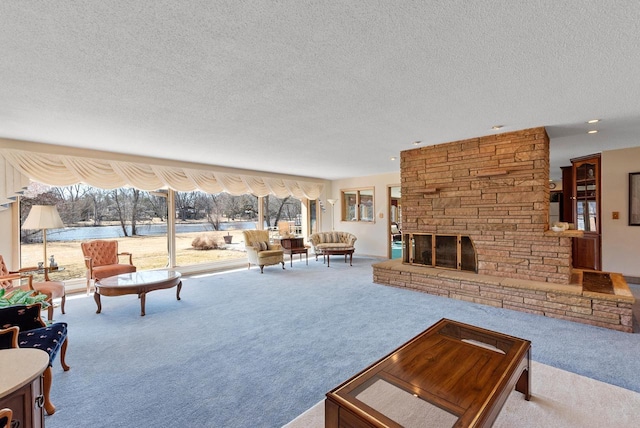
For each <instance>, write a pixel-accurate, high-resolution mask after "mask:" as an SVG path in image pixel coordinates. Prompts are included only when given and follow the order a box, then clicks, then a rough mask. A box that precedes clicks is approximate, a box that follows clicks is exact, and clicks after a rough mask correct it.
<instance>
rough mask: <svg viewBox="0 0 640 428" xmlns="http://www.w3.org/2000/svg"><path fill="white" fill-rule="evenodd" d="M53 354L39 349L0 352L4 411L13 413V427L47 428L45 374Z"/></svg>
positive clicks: (0, 391)
mask: <svg viewBox="0 0 640 428" xmlns="http://www.w3.org/2000/svg"><path fill="white" fill-rule="evenodd" d="M48 364H49V355H48V354H47V353H46V352H44V351H42V350H39V349H26V348H24V349H23V348H12V349H3V350H0V408H5V407H8V408H10V409H11V410H12V411H13V422H12V425H11V426H12V427H13V426H16V427H18V426H19V427H20V428H41V427H44V409H43V406H44V395H43V392H42V388H43V385H42V382H43V381H42V373H43V372H44V370H45V369H46V368H47V366H48Z"/></svg>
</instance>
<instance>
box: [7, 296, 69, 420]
mask: <svg viewBox="0 0 640 428" xmlns="http://www.w3.org/2000/svg"><path fill="white" fill-rule="evenodd" d="M40 311H41V307H40V304H35V305H30V306H25V305H15V306H8V307H4V308H0V349H7V348H16V347H18V348H35V349H41V350H43V351H45V352H46V353H47V354H49V366H48V367H47V369H46V370H45V371H44V374H43V386H44V409H45V410H46V412H47V414H49V415H52V414H54V413H55V411H56V408H55V406H54V405H53V404H52V403H51V399H50V397H49V393H50V392H51V380H52V377H53V375H52V371H51V365H52V364H53V360H54V359H55V358H56V355H57V354H58V352H60V364H61V365H62V369H63V370H64V371H67V370H69V366H68V365H67V363H66V362H65V355H66V353H67V323H64V322H57V323H53V324H51V325H48V326H47V325H46V324H45V323H44V321H42V318H40Z"/></svg>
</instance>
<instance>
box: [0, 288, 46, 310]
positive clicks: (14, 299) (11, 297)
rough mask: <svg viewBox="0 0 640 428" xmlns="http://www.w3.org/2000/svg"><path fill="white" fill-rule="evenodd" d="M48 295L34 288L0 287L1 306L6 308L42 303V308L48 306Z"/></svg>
mask: <svg viewBox="0 0 640 428" xmlns="http://www.w3.org/2000/svg"><path fill="white" fill-rule="evenodd" d="M47 298H48V296H47V295H46V294H42V293H38V292H37V291H34V290H21V289H19V288H18V289H16V290H10V291H7V289H5V288H1V289H0V308H6V307H8V306H15V305H33V304H35V303H40V305H42V308H43V309H45V308H48V307H49V302H47Z"/></svg>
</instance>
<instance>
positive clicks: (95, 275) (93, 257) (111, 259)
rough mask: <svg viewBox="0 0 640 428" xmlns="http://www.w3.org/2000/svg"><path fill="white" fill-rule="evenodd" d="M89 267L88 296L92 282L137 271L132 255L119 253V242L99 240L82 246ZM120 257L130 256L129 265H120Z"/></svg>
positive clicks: (85, 261)
mask: <svg viewBox="0 0 640 428" xmlns="http://www.w3.org/2000/svg"><path fill="white" fill-rule="evenodd" d="M80 246H81V247H82V254H84V263H85V265H86V267H87V294H89V292H90V291H91V280H94V281H96V280H100V279H102V278H107V277H109V276H114V275H120V274H121V273H131V272H135V271H136V267H135V266H134V265H133V261H132V254H131V253H118V241H115V240H114V241H106V240H102V239H98V240H95V241H87V242H83V243H82V244H80ZM120 256H128V259H129V260H128V262H129V263H120Z"/></svg>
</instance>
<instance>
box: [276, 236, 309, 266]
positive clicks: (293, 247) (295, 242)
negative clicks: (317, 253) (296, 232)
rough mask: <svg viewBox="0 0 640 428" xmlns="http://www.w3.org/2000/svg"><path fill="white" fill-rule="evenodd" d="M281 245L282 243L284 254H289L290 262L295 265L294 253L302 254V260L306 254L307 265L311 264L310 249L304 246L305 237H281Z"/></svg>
mask: <svg viewBox="0 0 640 428" xmlns="http://www.w3.org/2000/svg"><path fill="white" fill-rule="evenodd" d="M280 245H282V251H283V252H284V254H289V264H290V266H291V267H293V255H294V254H300V260H302V255H303V254H304V255H305V257H306V259H307V266H308V265H309V249H308V248H307V247H305V246H304V239H303V238H281V239H280Z"/></svg>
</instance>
